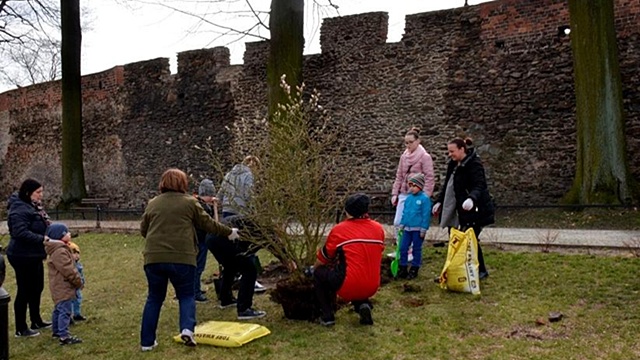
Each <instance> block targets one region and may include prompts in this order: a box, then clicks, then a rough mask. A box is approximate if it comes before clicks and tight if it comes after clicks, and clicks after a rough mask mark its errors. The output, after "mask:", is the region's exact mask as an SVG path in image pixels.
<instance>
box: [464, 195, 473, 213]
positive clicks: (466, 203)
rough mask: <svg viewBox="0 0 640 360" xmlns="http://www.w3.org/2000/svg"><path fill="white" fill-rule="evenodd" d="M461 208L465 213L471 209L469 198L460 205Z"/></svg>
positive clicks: (471, 202)
mask: <svg viewBox="0 0 640 360" xmlns="http://www.w3.org/2000/svg"><path fill="white" fill-rule="evenodd" d="M462 208H463V209H464V210H467V211H469V210H471V209H473V200H472V199H471V198H468V199H467V200H465V201H464V202H463V203H462Z"/></svg>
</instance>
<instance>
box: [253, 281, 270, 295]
mask: <svg viewBox="0 0 640 360" xmlns="http://www.w3.org/2000/svg"><path fill="white" fill-rule="evenodd" d="M265 291H267V288H266V287H265V286H263V285H262V284H260V283H259V282H257V281H256V284H255V286H254V287H253V292H255V293H258V294H259V293H263V292H265Z"/></svg>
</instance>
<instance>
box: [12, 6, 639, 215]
mask: <svg viewBox="0 0 640 360" xmlns="http://www.w3.org/2000/svg"><path fill="white" fill-rule="evenodd" d="M638 14H640V0H618V1H616V30H617V34H618V47H619V52H620V65H621V66H620V67H621V71H622V79H623V96H624V106H625V115H626V123H627V134H628V136H627V141H628V149H629V159H630V162H631V169H632V172H633V175H634V176H635V177H636V178H638V177H639V175H640V159H639V158H638V157H637V156H632V154H634V153H636V152H637V151H638V150H640V143H639V141H640V140H638V139H639V138H640V136H639V135H640V133H639V132H640V105H638V104H640V87H639V86H638V84H640V81H639V80H640V79H639V77H640V74H639V70H638V69H640V66H639V65H640V51H639V49H640V39H639V25H638V24H640V17H639V15H638ZM568 25H569V15H568V11H567V5H566V0H532V1H522V0H518V1H516V0H501V1H493V2H489V3H484V4H480V5H477V6H470V7H464V8H458V9H451V10H443V11H437V12H430V13H423V14H415V15H409V16H407V18H406V26H405V34H404V36H403V38H402V39H401V41H399V42H397V43H386V37H387V27H388V17H387V15H386V14H385V13H368V14H361V15H354V16H346V17H340V18H332V19H326V20H325V21H324V23H323V25H322V28H321V47H322V52H321V53H320V54H316V55H310V56H307V57H306V58H305V64H304V77H305V83H306V85H307V88H308V89H311V88H316V89H318V90H319V91H320V93H321V101H322V102H323V105H325V107H326V108H327V109H329V111H330V112H331V113H332V114H333V116H334V117H335V118H336V119H343V120H346V121H348V122H349V131H348V132H347V133H346V134H345V138H346V139H347V140H348V143H347V145H346V146H345V147H344V148H343V151H342V157H343V158H342V159H340V160H341V161H342V162H343V163H345V164H354V165H352V166H363V167H365V168H366V170H367V172H368V173H369V174H370V176H369V177H368V185H367V186H368V187H369V188H370V189H377V190H388V189H390V187H391V184H392V182H393V178H394V176H395V168H396V165H397V161H398V158H399V156H400V154H401V152H402V151H403V149H404V144H403V141H402V140H403V139H402V137H403V135H404V133H405V131H406V130H407V129H408V128H409V127H411V126H413V125H416V126H419V127H420V128H422V130H423V136H422V143H423V145H424V146H425V148H426V149H427V151H429V152H430V153H431V154H432V156H433V157H434V164H435V166H436V173H437V178H438V181H437V182H438V187H439V185H440V182H441V181H442V178H443V176H444V171H445V166H446V160H447V159H446V143H447V141H448V140H450V139H451V138H452V137H454V136H456V135H459V134H462V133H464V134H466V135H469V136H471V137H472V138H474V140H475V143H476V145H477V148H478V151H479V153H480V154H481V156H482V158H483V159H484V161H485V164H486V169H487V175H488V178H489V183H490V188H491V190H492V192H493V193H494V195H495V196H496V198H497V200H498V202H499V203H501V204H551V203H555V202H556V201H557V200H558V199H559V198H560V197H561V196H562V195H563V194H564V193H565V192H566V191H567V190H568V189H569V187H570V185H571V181H572V178H573V172H574V162H575V141H576V140H575V116H574V112H575V109H574V106H575V104H574V94H573V75H572V57H571V48H570V37H568V36H564V32H563V31H562V30H563V29H564V28H563V27H564V26H568ZM268 46H269V45H268V42H258V43H249V44H247V50H246V52H245V56H244V65H234V66H231V65H229V53H228V50H227V49H225V48H213V49H204V50H194V51H188V52H184V53H180V54H179V56H178V73H177V74H175V75H172V74H170V70H169V63H168V60H167V59H154V60H149V61H143V62H139V63H134V64H128V65H125V66H119V67H115V68H113V69H110V70H107V71H105V72H102V73H99V74H93V75H89V76H85V77H84V78H83V87H84V89H83V97H84V109H83V116H84V134H85V141H84V148H85V161H86V164H85V170H86V179H87V184H88V187H89V193H90V194H91V195H94V196H108V197H110V198H112V199H113V204H112V206H121V207H130V206H142V205H143V204H144V203H145V202H146V200H147V199H148V198H149V197H150V196H152V195H153V194H155V193H156V192H157V191H156V190H157V189H156V187H157V182H158V178H159V175H160V174H161V173H162V172H163V171H164V170H165V169H166V168H168V167H179V168H182V169H184V170H185V171H187V172H188V173H190V174H192V175H193V176H194V179H196V180H197V179H200V178H202V177H203V176H209V177H214V178H216V179H217V175H218V174H216V173H215V172H214V171H213V170H212V167H211V165H210V159H209V157H208V155H207V154H206V153H203V152H201V151H197V150H195V149H194V145H200V146H202V145H205V144H208V145H209V146H211V147H212V148H213V149H214V150H215V151H217V152H219V153H221V154H228V153H230V149H244V148H246V147H247V146H248V143H250V141H251V139H252V138H253V137H255V136H261V132H260V129H259V128H256V129H255V130H251V131H247V132H246V133H244V134H240V136H238V134H235V133H234V132H233V131H230V130H229V129H232V128H233V124H234V122H236V121H238V119H240V118H256V117H258V118H260V117H263V116H264V114H265V113H266V105H267V90H266V86H265V81H266V59H267V53H268ZM60 121H61V111H60V83H59V82H51V83H44V84H38V85H35V86H30V87H27V88H21V89H17V90H13V91H9V92H5V93H3V94H0V155H2V156H0V177H1V178H0V180H1V184H0V185H1V186H0V197H2V198H6V196H7V195H8V194H9V193H10V192H11V191H12V189H13V187H14V186H17V185H19V183H20V181H21V180H22V179H24V178H25V177H27V176H33V177H36V178H38V179H40V180H42V181H43V182H44V183H45V185H46V187H47V189H46V190H47V198H48V199H49V200H53V199H55V198H56V197H57V196H58V195H59V189H60V179H61V171H60V165H59V156H60V155H59V154H60ZM226 161H227V165H228V166H230V165H231V163H230V162H229V161H230V159H226Z"/></svg>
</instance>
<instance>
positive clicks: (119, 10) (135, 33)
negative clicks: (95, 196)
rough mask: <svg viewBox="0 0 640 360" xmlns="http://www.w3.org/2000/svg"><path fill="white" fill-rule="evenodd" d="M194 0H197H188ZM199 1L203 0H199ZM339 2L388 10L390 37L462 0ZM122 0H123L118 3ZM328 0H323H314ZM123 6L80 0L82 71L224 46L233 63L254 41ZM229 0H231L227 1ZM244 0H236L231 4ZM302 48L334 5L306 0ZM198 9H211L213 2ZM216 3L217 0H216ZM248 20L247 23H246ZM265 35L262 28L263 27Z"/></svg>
mask: <svg viewBox="0 0 640 360" xmlns="http://www.w3.org/2000/svg"><path fill="white" fill-rule="evenodd" d="M191 1H192V2H196V1H193V0H191ZM200 1H202V0H200ZM332 1H333V3H334V4H336V5H338V6H339V9H338V11H339V15H342V16H344V15H352V14H357V13H363V12H371V11H386V12H388V13H389V37H388V41H389V42H395V41H399V40H400V38H401V36H402V33H403V31H404V17H405V15H406V14H415V13H421V12H427V11H433V10H440V9H446V8H452V7H459V6H462V5H464V0H332ZM487 1H488V0H469V4H470V5H474V4H479V3H482V2H487ZM122 2H124V1H121V3H122ZM148 2H164V3H165V4H170V5H173V6H176V7H178V6H181V7H182V6H184V3H185V1H182V2H181V1H180V0H148ZM318 2H321V3H325V4H326V3H327V1H326V0H318ZM125 3H128V4H129V6H123V5H122V4H118V3H117V2H116V1H113V0H91V1H87V2H84V5H83V6H87V7H89V9H90V11H91V14H90V17H91V18H93V20H92V21H91V28H92V29H91V30H89V31H87V32H86V33H85V35H84V36H83V50H82V72H83V74H90V73H95V72H99V71H103V70H106V69H109V68H112V67H114V66H116V65H124V64H127V63H131V62H136V61H143V60H148V59H154V58H157V57H167V58H170V61H171V66H172V71H173V72H175V56H176V54H177V53H178V52H181V51H186V50H194V49H200V48H209V47H214V46H227V47H229V49H230V50H231V63H233V64H239V63H242V55H243V53H244V42H245V41H257V40H258V39H256V38H245V39H243V40H240V41H236V42H233V43H231V44H229V42H230V41H232V39H229V38H222V39H218V40H216V41H213V42H212V39H214V38H215V37H216V34H214V33H212V31H211V30H212V27H210V26H204V25H202V26H200V27H199V28H198V27H197V25H196V24H197V23H198V21H197V19H195V18H193V17H189V16H185V15H181V14H179V13H176V12H175V11H172V10H170V9H167V8H164V7H162V6H158V5H153V4H147V5H144V4H141V3H137V2H131V1H128V2H125ZM231 3H232V4H233V3H234V2H231ZM238 3H244V1H236V2H235V4H238ZM270 3H271V1H270V0H251V4H252V6H253V7H254V9H255V10H257V11H258V10H263V11H268V10H269V5H270ZM305 3H306V4H307V6H306V9H305V11H306V13H307V16H306V19H305V38H306V48H305V53H307V54H310V53H318V52H320V43H319V37H320V36H319V23H320V22H321V19H320V18H321V17H326V16H330V17H333V16H338V13H337V12H336V11H335V10H330V9H328V8H323V9H318V8H314V7H313V6H311V5H308V4H310V3H313V2H312V1H305ZM207 6H208V8H203V6H202V5H200V7H199V8H198V10H197V11H199V12H200V13H204V12H205V11H213V10H212V9H211V5H207ZM216 6H219V5H216ZM228 6H229V9H230V10H234V9H237V5H228ZM217 19H219V20H218V21H219V22H221V23H224V24H225V25H228V26H230V27H240V28H242V27H248V26H250V24H252V23H254V22H255V21H254V19H251V18H246V19H242V18H238V17H237V16H231V15H220V16H217ZM245 24H246V25H245ZM262 33H263V35H265V37H267V36H268V33H267V32H266V30H263V31H262Z"/></svg>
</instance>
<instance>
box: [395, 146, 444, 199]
mask: <svg viewBox="0 0 640 360" xmlns="http://www.w3.org/2000/svg"><path fill="white" fill-rule="evenodd" d="M418 173H421V174H423V175H424V189H423V190H424V192H425V194H427V196H429V197H430V196H431V195H432V194H433V186H434V185H435V178H434V175H433V160H432V159H431V155H429V153H428V152H427V151H426V150H425V149H424V147H422V145H418V147H417V148H416V150H415V151H414V152H412V153H410V152H409V151H408V150H405V151H404V152H403V153H402V156H400V161H399V162H398V171H397V172H396V181H395V182H394V183H393V189H392V190H391V195H398V194H407V193H408V192H409V189H408V187H407V180H408V177H409V174H418Z"/></svg>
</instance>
